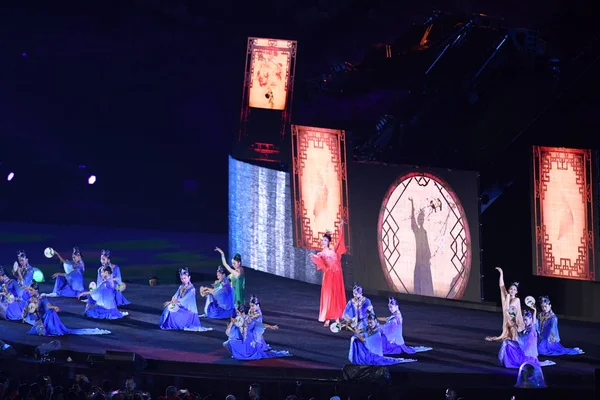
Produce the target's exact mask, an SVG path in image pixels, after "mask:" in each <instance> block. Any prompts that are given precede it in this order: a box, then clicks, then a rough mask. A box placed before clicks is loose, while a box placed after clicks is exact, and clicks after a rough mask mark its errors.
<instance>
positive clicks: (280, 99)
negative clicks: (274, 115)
mask: <svg viewBox="0 0 600 400" xmlns="http://www.w3.org/2000/svg"><path fill="white" fill-rule="evenodd" d="M295 49H296V41H294V40H278V39H260V38H250V39H249V40H248V53H249V54H250V83H249V94H248V105H249V106H250V107H252V108H265V109H269V110H281V111H282V110H285V106H286V103H287V96H288V88H289V79H290V66H291V64H292V55H293V54H295V51H296V50H295Z"/></svg>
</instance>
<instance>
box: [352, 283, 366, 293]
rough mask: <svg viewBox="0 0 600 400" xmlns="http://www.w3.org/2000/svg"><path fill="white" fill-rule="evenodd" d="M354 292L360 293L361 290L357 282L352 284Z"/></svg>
mask: <svg viewBox="0 0 600 400" xmlns="http://www.w3.org/2000/svg"><path fill="white" fill-rule="evenodd" d="M355 290H356V291H357V292H359V293H362V291H363V288H362V286H360V285H359V284H358V283H357V282H354V286H352V291H355Z"/></svg>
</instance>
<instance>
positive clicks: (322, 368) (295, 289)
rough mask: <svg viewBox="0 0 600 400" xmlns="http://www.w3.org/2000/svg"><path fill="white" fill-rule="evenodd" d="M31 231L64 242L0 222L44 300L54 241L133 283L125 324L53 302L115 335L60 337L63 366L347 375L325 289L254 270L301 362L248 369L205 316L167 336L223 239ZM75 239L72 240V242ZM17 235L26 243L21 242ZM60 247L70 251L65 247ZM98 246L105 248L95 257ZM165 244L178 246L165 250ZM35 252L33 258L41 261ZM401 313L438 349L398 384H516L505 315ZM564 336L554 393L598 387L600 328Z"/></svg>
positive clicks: (254, 364) (9, 329)
mask: <svg viewBox="0 0 600 400" xmlns="http://www.w3.org/2000/svg"><path fill="white" fill-rule="evenodd" d="M29 227H30V232H31V229H35V230H38V232H39V230H42V231H48V232H49V231H52V232H53V234H52V236H55V235H57V234H59V233H61V232H62V234H63V235H64V236H62V237H61V235H58V236H57V237H54V238H49V237H48V235H49V234H44V233H43V232H39V233H38V234H36V235H33V234H31V233H30V234H28V235H29V236H27V237H26V236H24V235H23V234H21V236H18V235H17V234H16V233H15V232H14V231H15V230H17V229H20V228H19V225H16V224H15V225H10V226H7V225H2V226H0V229H2V232H1V233H0V234H1V236H2V237H3V238H4V239H7V238H9V239H7V240H3V243H2V246H1V248H0V251H1V255H2V260H3V261H4V265H5V266H6V265H11V264H12V261H11V260H12V259H13V258H14V254H15V253H16V250H17V249H21V248H23V249H25V250H26V251H28V255H29V259H30V262H31V264H32V265H33V266H36V267H38V268H41V269H42V270H43V271H44V273H45V275H46V280H47V281H46V283H44V284H42V285H41V291H42V292H43V293H48V292H50V291H51V290H52V286H51V280H50V279H49V278H50V276H51V275H52V273H54V272H59V268H60V265H59V263H58V262H50V263H48V260H45V261H44V259H43V255H42V254H41V253H42V250H43V247H45V246H47V245H52V246H54V247H55V248H56V249H57V250H59V251H62V252H63V253H64V255H65V256H66V255H68V250H69V247H68V246H69V245H70V244H71V243H73V240H75V239H76V240H77V241H78V242H77V243H78V245H79V246H80V247H81V248H82V250H83V252H84V257H85V258H84V259H85V261H86V264H87V270H86V284H87V283H88V282H89V281H91V280H92V277H93V275H94V273H95V270H96V269H97V265H98V263H97V258H98V257H97V254H95V253H94V254H91V251H92V249H94V250H95V252H98V251H99V249H100V248H103V247H111V248H112V250H113V252H114V253H115V257H117V258H116V259H115V262H117V263H118V264H120V265H121V269H122V273H123V277H124V279H125V281H126V282H127V281H129V282H130V283H129V284H128V286H127V290H126V291H125V293H124V294H125V296H126V297H127V298H128V299H129V300H130V301H131V302H132V305H130V306H128V307H124V308H123V309H124V310H127V311H129V313H130V315H129V316H128V317H126V318H123V319H121V320H117V321H110V322H107V321H96V320H90V319H87V318H85V317H84V316H83V311H84V308H85V304H84V303H82V302H80V301H78V300H76V299H69V298H51V299H50V302H51V303H52V304H54V305H57V306H59V307H60V308H61V313H60V317H61V319H62V321H63V323H64V324H65V325H66V326H67V327H69V328H102V329H108V330H110V331H112V334H111V335H107V336H66V337H60V338H59V340H60V341H61V343H62V351H61V352H60V354H59V355H57V362H58V360H64V359H66V357H67V356H70V357H71V358H72V359H73V360H74V361H75V362H82V363H84V362H85V360H86V359H87V357H88V355H90V354H104V352H105V351H107V350H108V351H111V350H112V351H123V352H135V353H137V354H139V355H141V356H142V357H144V358H145V359H147V360H148V364H149V365H148V369H147V371H148V373H156V374H163V375H164V374H172V375H179V376H190V377H192V376H204V377H211V376H216V375H224V376H233V375H235V376H237V377H244V378H245V379H266V378H269V379H294V380H296V379H302V380H319V381H327V380H331V381H340V380H341V379H342V368H343V367H344V365H346V364H348V358H347V355H348V347H349V338H350V334H349V333H348V332H342V333H339V334H333V333H331V332H330V331H329V329H328V328H325V327H323V325H322V323H319V322H318V321H317V316H318V310H319V293H320V287H319V286H316V285H311V284H307V283H302V282H298V281H293V280H290V279H285V278H281V277H277V276H274V275H270V274H266V273H261V272H257V271H254V270H247V278H246V285H247V289H246V294H247V297H248V296H249V295H251V294H256V295H258V296H259V297H260V299H261V303H262V309H263V314H264V316H265V322H267V323H269V324H277V325H279V327H280V330H279V331H267V333H266V335H265V339H266V341H267V342H268V343H269V344H270V345H271V347H273V348H274V349H276V350H289V351H290V352H291V353H292V354H293V357H287V358H278V359H268V360H258V361H250V362H241V361H236V360H233V359H231V358H230V357H229V355H228V353H227V351H226V350H225V348H223V346H222V343H223V341H224V340H226V336H225V326H226V322H227V321H224V320H209V319H204V318H203V319H202V323H203V325H204V326H205V327H210V328H213V330H212V331H209V332H202V333H192V332H178V331H177V332H174V331H162V330H160V329H159V328H158V326H157V324H158V321H159V318H160V314H161V311H162V303H163V302H165V301H167V300H169V299H170V298H171V297H172V296H173V294H174V293H175V291H176V288H177V285H176V284H175V279H176V270H177V268H178V267H180V266H181V265H182V264H189V265H190V269H191V271H192V281H193V283H194V284H195V285H196V286H197V287H198V286H200V285H207V284H209V283H210V282H212V281H214V270H215V269H216V266H217V265H218V264H219V259H218V257H216V256H215V255H214V253H213V251H212V250H213V249H214V246H215V245H221V246H223V247H226V246H225V243H226V238H225V237H224V236H220V235H201V234H174V233H173V234H171V233H158V232H157V233H152V232H141V231H125V230H123V231H120V230H105V231H104V230H102V229H101V228H98V229H90V228H78V229H79V232H80V233H79V234H77V233H76V232H74V229H72V227H71V228H68V227H47V226H46V227H42V226H38V227H36V226H29ZM59 231H60V232H59ZM10 232H13V233H12V234H11V233H10ZM69 235H70V238H69V237H65V236H69ZM107 236H110V243H109V242H108V239H106V240H107V241H106V243H103V242H102V238H106V237H107ZM58 237H60V241H59V240H58ZM92 237H93V238H92ZM10 238H12V239H10ZM18 238H20V239H21V240H22V241H25V242H26V243H16V242H15V241H16V239H18ZM11 242H12V243H11ZM56 242H58V244H60V243H63V242H64V243H67V244H66V245H65V248H64V249H61V248H60V247H59V246H58V244H56ZM161 243H162V244H161ZM175 243H177V245H174V244H175ZM96 246H97V247H98V249H95V247H96ZM161 246H163V247H165V248H168V249H170V250H168V252H166V250H165V249H164V248H161ZM13 247H14V249H13ZM38 248H39V249H38ZM115 249H117V250H115ZM33 251H35V252H36V253H35V256H34V253H33ZM38 253H39V254H38ZM166 254H171V256H170V257H171V258H173V259H171V260H169V259H168V257H166V258H165V255H166ZM119 257H120V259H119ZM134 257H135V258H136V259H135V260H134ZM160 260H162V261H160ZM36 261H38V262H37V263H36ZM44 262H45V264H44ZM161 263H162V264H161ZM134 265H135V266H134ZM161 265H162V267H161ZM159 270H160V271H162V275H161V276H160V284H159V285H158V286H156V287H151V286H149V285H148V278H149V277H150V276H153V275H156V274H157V271H159ZM348 296H350V292H349V291H348ZM203 300H204V299H202V298H200V297H199V298H198V306H199V309H201V308H203V305H204V303H203ZM371 300H372V301H373V304H374V306H375V310H376V312H377V314H378V316H387V315H388V312H387V299H386V298H381V297H371ZM401 310H402V312H403V315H404V321H405V322H404V324H405V326H404V337H405V340H406V342H407V344H408V345H422V346H429V347H432V348H433V350H432V351H429V352H426V353H418V354H416V355H415V357H414V358H416V359H418V362H416V363H408V364H401V365H399V366H393V367H391V368H390V372H391V373H392V381H393V383H394V384H396V383H404V384H410V385H411V386H414V387H419V386H421V387H428V388H432V387H433V386H439V387H440V388H445V387H448V386H450V385H454V386H459V385H460V386H462V387H504V388H506V387H511V386H512V385H514V383H515V381H516V373H517V371H512V370H506V369H504V368H502V367H499V366H498V360H497V354H498V349H499V347H500V345H499V344H498V343H489V342H486V341H485V340H484V337H486V336H488V335H496V334H498V333H500V327H501V322H502V318H501V315H500V313H499V312H488V311H480V310H472V309H466V308H461V307H448V306H443V305H432V304H423V303H419V302H416V301H415V302H407V301H401ZM29 329H30V327H29V326H28V325H25V324H22V323H19V322H8V321H0V332H1V337H0V338H1V339H2V340H4V341H6V342H8V343H10V344H12V345H13V346H14V347H15V348H16V349H18V350H19V351H20V352H22V353H30V354H31V348H32V346H38V345H40V344H42V343H47V342H48V341H50V340H52V339H51V338H47V337H38V336H34V335H27V334H26V332H27V331H28V330H29ZM560 333H561V338H562V340H563V344H564V345H565V346H569V347H575V346H577V347H581V348H582V349H584V350H585V351H586V354H584V355H580V356H570V357H569V356H565V357H559V358H552V359H553V360H554V361H556V363H557V364H556V365H555V366H551V367H546V368H544V374H545V377H546V381H547V383H548V385H549V386H550V387H557V388H558V387H560V388H569V387H571V388H574V389H575V388H577V389H584V388H586V389H587V388H593V374H594V368H595V366H598V365H599V364H600V346H599V345H598V344H597V342H596V341H595V338H598V337H600V326H598V325H595V324H588V323H580V322H571V321H566V320H561V321H560ZM540 359H541V360H543V359H546V358H544V357H540ZM433 377H435V378H433Z"/></svg>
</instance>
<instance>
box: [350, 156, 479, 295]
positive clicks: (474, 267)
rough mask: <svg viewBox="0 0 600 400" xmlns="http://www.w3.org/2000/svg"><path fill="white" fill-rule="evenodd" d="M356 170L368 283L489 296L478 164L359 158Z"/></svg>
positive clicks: (358, 229) (354, 200)
mask: <svg viewBox="0 0 600 400" xmlns="http://www.w3.org/2000/svg"><path fill="white" fill-rule="evenodd" d="M348 177H349V192H350V212H351V213H352V240H353V243H354V248H353V250H354V252H353V255H354V259H353V264H354V271H353V275H354V276H355V277H356V279H357V280H359V281H360V283H361V284H362V285H363V286H364V287H368V288H370V289H371V290H383V291H384V290H388V291H394V292H398V293H405V294H415V295H422V296H433V297H440V298H447V299H454V300H459V299H462V300H468V301H481V293H480V284H481V281H480V272H479V259H480V254H479V251H480V250H479V197H478V195H479V187H478V186H479V178H478V174H477V173H476V172H470V171H450V170H444V169H424V168H415V167H409V166H394V165H383V164H377V163H354V164H352V165H351V167H350V169H349V173H348Z"/></svg>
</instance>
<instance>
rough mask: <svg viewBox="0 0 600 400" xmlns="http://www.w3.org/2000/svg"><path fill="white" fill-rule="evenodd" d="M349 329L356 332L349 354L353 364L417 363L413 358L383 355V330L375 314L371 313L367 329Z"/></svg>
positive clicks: (351, 340)
mask: <svg viewBox="0 0 600 400" xmlns="http://www.w3.org/2000/svg"><path fill="white" fill-rule="evenodd" d="M348 329H350V331H352V332H354V336H352V338H351V339H350V351H349V352H348V359H349V360H350V362H351V363H352V364H358V365H394V364H402V363H408V362H415V361H417V360H414V359H411V358H392V357H385V356H384V355H383V340H382V335H381V329H380V328H379V323H378V322H377V317H376V316H375V314H374V313H369V316H368V317H367V326H366V328H364V329H360V328H352V327H349V328H348Z"/></svg>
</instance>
